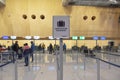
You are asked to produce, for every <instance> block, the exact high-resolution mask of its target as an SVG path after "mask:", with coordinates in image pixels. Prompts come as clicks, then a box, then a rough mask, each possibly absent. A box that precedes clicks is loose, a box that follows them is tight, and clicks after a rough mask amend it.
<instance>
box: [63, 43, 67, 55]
mask: <svg viewBox="0 0 120 80" xmlns="http://www.w3.org/2000/svg"><path fill="white" fill-rule="evenodd" d="M63 51H64V52H65V53H66V44H65V43H64V45H63Z"/></svg>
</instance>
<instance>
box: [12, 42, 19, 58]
mask: <svg viewBox="0 0 120 80" xmlns="http://www.w3.org/2000/svg"><path fill="white" fill-rule="evenodd" d="M12 50H13V51H15V52H16V54H17V56H19V53H18V50H19V44H18V41H15V43H14V44H13V45H12ZM18 58H19V57H18Z"/></svg>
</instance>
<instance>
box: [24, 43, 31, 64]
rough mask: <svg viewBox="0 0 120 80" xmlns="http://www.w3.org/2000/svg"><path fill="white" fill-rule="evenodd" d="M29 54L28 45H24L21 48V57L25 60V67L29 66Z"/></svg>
mask: <svg viewBox="0 0 120 80" xmlns="http://www.w3.org/2000/svg"><path fill="white" fill-rule="evenodd" d="M29 53H30V47H29V46H28V43H25V44H24V46H23V55H24V58H25V66H28V65H29Z"/></svg>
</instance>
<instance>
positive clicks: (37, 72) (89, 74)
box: [0, 52, 120, 80]
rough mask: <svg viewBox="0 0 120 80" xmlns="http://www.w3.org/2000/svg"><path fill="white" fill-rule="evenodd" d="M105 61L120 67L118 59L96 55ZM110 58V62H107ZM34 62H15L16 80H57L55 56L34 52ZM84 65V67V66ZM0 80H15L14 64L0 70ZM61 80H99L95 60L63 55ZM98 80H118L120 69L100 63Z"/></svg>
mask: <svg viewBox="0 0 120 80" xmlns="http://www.w3.org/2000/svg"><path fill="white" fill-rule="evenodd" d="M97 56H98V57H99V58H101V59H104V60H106V61H110V62H112V63H115V64H117V65H120V57H118V56H116V57H115V56H108V55H107V54H97ZM109 57H110V60H109ZM34 58H35V60H34V62H33V63H30V67H25V66H24V59H22V60H18V61H17V73H16V75H17V78H16V80H57V61H56V55H51V54H48V52H46V53H45V54H43V53H40V52H35V54H34ZM84 65H85V66H84ZM0 80H15V64H13V63H11V64H8V65H6V66H4V67H3V68H0ZM63 80H99V79H97V63H96V59H93V58H90V57H86V58H85V57H84V55H82V54H80V53H77V52H73V53H66V54H64V55H63ZM100 80H120V68H118V67H115V66H110V65H109V64H107V63H105V62H101V61H100Z"/></svg>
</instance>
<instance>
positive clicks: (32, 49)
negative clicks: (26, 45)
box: [30, 41, 35, 62]
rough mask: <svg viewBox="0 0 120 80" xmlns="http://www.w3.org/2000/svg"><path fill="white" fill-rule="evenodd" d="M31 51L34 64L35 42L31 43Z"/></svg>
mask: <svg viewBox="0 0 120 80" xmlns="http://www.w3.org/2000/svg"><path fill="white" fill-rule="evenodd" d="M30 50H31V51H30V53H31V57H32V62H33V60H34V56H33V54H34V50H35V44H34V42H33V41H31V48H30Z"/></svg>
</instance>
